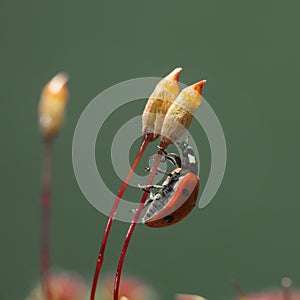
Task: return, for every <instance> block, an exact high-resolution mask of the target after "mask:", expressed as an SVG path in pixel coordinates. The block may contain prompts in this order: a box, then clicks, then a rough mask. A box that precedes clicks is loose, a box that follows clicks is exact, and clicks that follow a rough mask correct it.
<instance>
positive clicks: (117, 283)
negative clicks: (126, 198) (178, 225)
mask: <svg viewBox="0 0 300 300" xmlns="http://www.w3.org/2000/svg"><path fill="white" fill-rule="evenodd" d="M161 156H162V151H161V150H160V151H158V155H157V157H156V160H155V163H154V167H153V169H152V172H151V174H150V177H149V179H148V182H147V185H148V184H149V185H151V184H152V183H153V180H154V177H155V174H156V171H157V169H158V166H159V164H160V160H161ZM147 197H148V193H147V192H144V193H143V196H142V199H141V201H140V204H139V207H138V210H137V212H136V214H135V216H134V218H133V220H132V222H131V224H130V227H129V229H128V232H127V235H126V238H125V241H124V245H123V248H122V252H121V255H120V259H119V264H118V268H117V272H116V277H115V285H114V300H119V287H120V280H121V273H122V268H123V264H124V260H125V256H126V253H127V249H128V246H129V243H130V240H131V236H132V234H133V232H134V229H135V226H136V224H137V221H138V219H139V217H140V215H141V213H142V210H143V208H144V204H145V201H146V199H147Z"/></svg>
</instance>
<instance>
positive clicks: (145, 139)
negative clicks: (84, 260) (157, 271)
mask: <svg viewBox="0 0 300 300" xmlns="http://www.w3.org/2000/svg"><path fill="white" fill-rule="evenodd" d="M151 140H152V136H151V135H148V134H145V135H144V136H143V140H142V143H141V146H140V149H139V152H138V153H137V155H136V157H135V159H134V162H133V164H132V166H131V169H130V170H129V173H128V175H127V177H126V178H125V181H124V182H123V184H122V186H121V188H120V190H119V192H118V194H117V197H116V199H115V202H114V204H113V207H112V209H111V212H110V215H109V218H108V220H107V223H106V228H105V231H104V235H103V238H102V242H101V246H100V250H99V254H98V259H97V263H96V269H95V273H94V278H93V283H92V289H91V295H90V300H94V299H95V294H96V289H97V282H98V278H99V274H100V271H101V268H102V264H103V261H104V253H105V249H106V244H107V240H108V236H109V233H110V230H111V226H112V222H113V220H114V217H115V214H116V211H117V209H118V206H119V204H120V200H121V198H122V196H123V194H124V192H125V189H126V187H127V186H128V183H129V181H130V179H131V177H132V175H133V174H134V171H135V169H136V167H137V165H138V163H139V161H140V159H141V158H142V155H143V153H144V152H145V149H146V148H147V146H148V144H149V142H150V141H151ZM155 173H156V172H155ZM155 173H154V174H155ZM144 194H146V196H145V200H146V198H147V193H144Z"/></svg>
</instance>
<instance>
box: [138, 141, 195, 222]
mask: <svg viewBox="0 0 300 300" xmlns="http://www.w3.org/2000/svg"><path fill="white" fill-rule="evenodd" d="M177 144H178V145H179V148H180V149H181V151H182V159H181V158H180V156H178V155H177V154H174V153H167V152H166V151H165V150H163V149H161V148H159V149H160V150H162V152H163V154H164V156H165V158H166V159H167V160H168V161H170V162H171V163H172V164H173V165H174V166H175V169H174V170H173V171H171V172H170V173H167V177H166V179H165V181H164V182H163V184H162V185H143V186H140V185H139V188H140V189H141V190H143V191H145V192H148V193H149V194H150V197H149V199H148V200H147V201H146V202H145V207H146V206H148V208H147V210H146V213H145V215H144V216H143V218H142V222H143V223H144V224H145V225H147V226H149V227H155V228H160V227H167V226H170V225H173V224H176V223H178V222H179V221H181V220H182V219H183V218H185V217H186V216H187V215H188V214H189V213H190V212H191V210H192V209H193V208H194V207H195V205H196V201H197V196H198V192H199V187H200V180H199V177H198V163H197V160H196V157H195V153H194V150H193V149H192V147H191V146H190V145H189V144H188V138H187V139H186V141H185V142H181V143H177ZM147 171H151V170H149V168H148V170H147ZM151 189H155V190H156V191H155V192H152V191H151Z"/></svg>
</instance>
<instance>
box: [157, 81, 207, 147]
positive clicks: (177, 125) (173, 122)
mask: <svg viewBox="0 0 300 300" xmlns="http://www.w3.org/2000/svg"><path fill="white" fill-rule="evenodd" d="M205 83H206V80H202V81H199V82H197V83H195V84H193V85H191V86H188V87H186V88H185V89H183V90H182V91H181V93H180V94H179V95H178V97H177V98H176V99H175V101H174V102H173V103H172V105H171V106H170V108H169V110H168V112H167V114H166V117H165V119H164V122H163V126H162V129H161V146H162V147H164V148H166V147H167V146H168V145H169V144H172V143H174V142H175V141H176V140H178V139H179V138H180V137H181V136H182V135H183V133H184V132H185V131H186V129H187V128H188V127H189V126H190V124H191V122H192V119H193V116H194V113H195V110H196V109H197V107H198V106H199V105H200V104H201V102H202V87H203V85H204V84H205Z"/></svg>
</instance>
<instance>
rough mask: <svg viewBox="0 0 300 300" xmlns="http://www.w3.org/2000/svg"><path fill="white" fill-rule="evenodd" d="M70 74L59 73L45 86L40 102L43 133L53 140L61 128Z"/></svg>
mask: <svg viewBox="0 0 300 300" xmlns="http://www.w3.org/2000/svg"><path fill="white" fill-rule="evenodd" d="M67 82H68V76H67V75H66V74H65V73H59V74H57V75H56V76H54V77H53V78H52V79H51V80H50V81H49V82H48V83H47V84H46V86H45V87H44V89H43V91H42V95H41V99H40V104H39V121H40V127H41V131H42V135H43V137H44V138H45V139H46V140H48V141H49V140H51V139H52V138H53V137H54V136H55V135H56V134H57V133H58V131H59V130H60V128H61V126H62V123H63V119H64V115H65V107H66V104H67V100H68V97H69V92H68V89H67Z"/></svg>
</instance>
